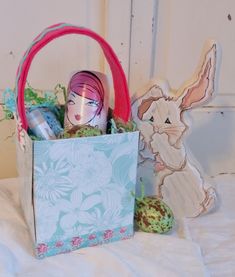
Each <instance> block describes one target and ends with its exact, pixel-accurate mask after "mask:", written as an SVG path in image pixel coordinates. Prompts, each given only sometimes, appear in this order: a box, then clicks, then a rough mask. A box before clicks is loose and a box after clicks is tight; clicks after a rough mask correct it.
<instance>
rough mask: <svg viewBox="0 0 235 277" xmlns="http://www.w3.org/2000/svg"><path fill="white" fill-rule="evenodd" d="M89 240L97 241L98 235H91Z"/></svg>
mask: <svg viewBox="0 0 235 277" xmlns="http://www.w3.org/2000/svg"><path fill="white" fill-rule="evenodd" d="M88 239H89V240H94V239H96V235H95V234H91V235H90V236H89V237H88Z"/></svg>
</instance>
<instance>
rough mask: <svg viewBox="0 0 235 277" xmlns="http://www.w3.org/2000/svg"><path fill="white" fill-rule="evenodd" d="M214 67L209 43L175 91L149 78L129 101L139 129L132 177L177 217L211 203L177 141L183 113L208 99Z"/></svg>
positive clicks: (184, 127) (208, 188)
mask: <svg viewBox="0 0 235 277" xmlns="http://www.w3.org/2000/svg"><path fill="white" fill-rule="evenodd" d="M216 67H217V45H216V44H215V43H210V45H209V47H208V48H207V52H206V54H205V56H204V59H203V62H202V65H201V67H200V70H199V72H198V74H197V75H196V77H195V78H194V79H193V81H192V82H190V83H189V84H188V85H185V86H184V87H183V88H180V89H179V90H178V91H177V92H176V93H175V91H172V90H171V89H170V88H169V86H168V84H167V82H165V83H163V84H162V83H161V84H160V83H156V82H155V83H154V85H152V86H151V87H150V88H149V89H148V90H147V92H146V93H145V94H144V95H142V96H141V97H139V98H137V99H136V100H135V101H134V102H133V104H132V116H133V120H134V121H135V123H136V124H137V128H138V129H139V131H140V149H139V166H138V177H139V179H140V178H142V179H143V181H144V183H145V186H146V192H147V194H150V195H153V194H157V196H158V197H160V198H162V199H163V200H164V201H165V202H166V203H167V204H168V205H169V206H170V207H171V209H172V210H173V212H174V214H175V216H176V217H178V218H179V217H183V216H187V217H195V216H198V215H200V214H202V213H205V212H207V211H209V210H210V209H211V208H213V207H214V205H215V200H216V194H215V190H214V189H213V188H212V187H211V186H210V185H209V184H207V183H205V182H204V180H203V178H202V176H201V174H200V172H199V170H198V169H197V168H196V167H195V166H194V165H193V164H192V163H191V161H190V159H189V157H188V154H189V153H188V152H187V150H186V149H185V147H184V145H183V143H182V140H183V136H184V133H185V132H186V130H187V129H188V126H187V125H186V124H185V122H184V120H183V114H184V112H185V111H186V110H189V109H191V108H194V107H198V106H201V105H202V104H204V103H205V102H206V101H208V100H210V99H211V96H212V94H213V92H214V87H215V76H216V70H217V68H216ZM137 194H138V188H137Z"/></svg>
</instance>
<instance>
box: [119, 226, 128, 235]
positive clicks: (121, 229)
mask: <svg viewBox="0 0 235 277" xmlns="http://www.w3.org/2000/svg"><path fill="white" fill-rule="evenodd" d="M126 230H127V228H126V227H122V228H120V231H119V232H120V233H121V234H124V233H125V232H126Z"/></svg>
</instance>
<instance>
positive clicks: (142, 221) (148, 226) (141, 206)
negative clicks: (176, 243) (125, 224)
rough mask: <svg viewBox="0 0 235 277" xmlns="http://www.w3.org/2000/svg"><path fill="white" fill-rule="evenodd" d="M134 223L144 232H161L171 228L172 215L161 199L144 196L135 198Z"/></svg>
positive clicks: (172, 223) (172, 222)
mask: <svg viewBox="0 0 235 277" xmlns="http://www.w3.org/2000/svg"><path fill="white" fill-rule="evenodd" d="M135 223H136V225H137V226H138V227H139V228H140V229H141V230H142V231H144V232H149V233H159V234H163V233H166V232H168V231H170V230H171V229H172V227H173V225H174V215H173V212H172V211H171V209H170V208H169V207H168V206H167V204H165V203H164V202H163V201H162V200H161V199H158V198H156V197H151V196H148V197H147V196H146V197H143V198H137V199H136V203H135Z"/></svg>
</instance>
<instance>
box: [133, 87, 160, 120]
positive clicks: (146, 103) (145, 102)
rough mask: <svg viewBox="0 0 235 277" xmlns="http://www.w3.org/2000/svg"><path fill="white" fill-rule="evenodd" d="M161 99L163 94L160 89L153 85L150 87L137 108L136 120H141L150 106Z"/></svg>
mask: <svg viewBox="0 0 235 277" xmlns="http://www.w3.org/2000/svg"><path fill="white" fill-rule="evenodd" d="M161 97H163V92H162V90H161V88H160V87H158V86H156V85H154V86H152V87H151V88H150V89H149V91H148V92H147V93H146V94H145V95H144V97H143V98H142V99H141V102H140V104H139V106H138V112H137V115H138V118H139V119H142V118H143V115H144V114H145V113H146V112H147V110H148V109H149V107H150V106H151V105H152V103H153V102H154V101H157V100H158V99H160V98H161Z"/></svg>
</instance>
